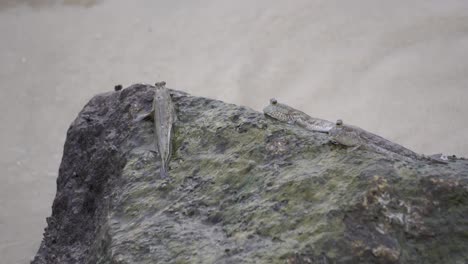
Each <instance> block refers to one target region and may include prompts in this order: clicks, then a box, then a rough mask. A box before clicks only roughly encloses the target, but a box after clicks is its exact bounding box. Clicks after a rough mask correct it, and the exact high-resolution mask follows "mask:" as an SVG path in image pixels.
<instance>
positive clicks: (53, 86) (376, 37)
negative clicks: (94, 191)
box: [0, 0, 468, 263]
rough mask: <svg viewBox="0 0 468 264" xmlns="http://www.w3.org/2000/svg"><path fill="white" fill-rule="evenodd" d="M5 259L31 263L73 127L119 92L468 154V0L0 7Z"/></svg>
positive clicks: (48, 1)
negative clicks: (156, 87)
mask: <svg viewBox="0 0 468 264" xmlns="http://www.w3.org/2000/svg"><path fill="white" fill-rule="evenodd" d="M0 32H1V41H0V121H1V130H0V170H1V171H0V172H1V176H0V257H1V261H0V262H2V263H27V261H28V260H29V259H30V258H31V257H32V256H33V255H34V253H35V251H36V250H37V248H38V245H39V242H40V239H41V236H42V230H43V228H44V226H45V217H46V216H48V215H50V207H51V204H52V200H53V197H54V195H55V179H56V177H57V170H58V166H59V162H60V158H61V155H62V146H63V142H64V140H65V133H66V130H67V127H68V125H69V124H70V123H71V121H72V120H73V119H74V118H75V116H76V115H77V113H78V111H79V110H80V109H81V108H82V107H83V105H84V104H85V103H86V102H87V101H88V100H89V99H90V98H91V97H92V96H93V95H94V94H96V93H100V92H104V91H110V90H112V89H113V86H114V84H118V83H122V84H124V85H130V84H132V83H134V82H146V83H154V82H155V81H159V80H165V81H167V83H168V86H170V87H172V88H178V89H183V90H186V91H188V92H190V93H193V94H195V95H200V96H206V97H212V98H217V99H221V100H224V101H227V102H231V103H237V104H243V105H247V106H249V107H252V108H254V109H257V110H261V108H262V107H263V106H264V105H265V104H267V103H268V99H269V98H270V97H276V98H278V100H279V101H282V102H286V103H288V104H290V105H292V106H295V107H297V108H300V109H302V110H304V111H305V112H307V113H309V114H311V115H312V116H316V117H322V118H325V119H329V120H335V119H338V118H342V119H344V120H345V122H348V123H352V124H355V125H358V126H360V127H363V128H366V129H368V130H371V131H373V132H376V133H378V134H380V135H383V136H384V137H386V138H389V139H391V140H394V141H396V142H398V143H401V144H403V145H405V146H407V147H409V148H411V149H414V150H416V151H418V152H422V153H428V154H430V153H437V152H444V153H447V154H464V155H467V154H468V125H467V124H466V120H467V118H466V115H467V114H468V103H467V99H468V52H467V51H468V2H467V1H465V0H460V1H454V0H446V1H439V0H433V1H428V0H415V1H410V2H408V1H403V0H398V1H383V0H382V1H375V0H360V1H333V0H328V1H319V0H295V1H279V0H278V1H272V0H257V1H250V0H237V1H231V0H229V1H228V0H211V1H210V0H200V1H190V0H186V1H182V0H172V1H161V0H139V1H127V0H115V1H111V0H105V1H104V0H103V1H97V0H87V1H78V0H62V1H58V0H57V1H53V0H34V1H33V0H30V1H26V0H23V1H18V0H0Z"/></svg>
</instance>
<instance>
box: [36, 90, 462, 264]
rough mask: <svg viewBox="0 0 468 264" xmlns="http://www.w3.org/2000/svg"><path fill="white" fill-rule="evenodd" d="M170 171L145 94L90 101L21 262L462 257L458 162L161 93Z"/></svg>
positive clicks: (388, 260) (422, 259) (104, 96)
mask: <svg viewBox="0 0 468 264" xmlns="http://www.w3.org/2000/svg"><path fill="white" fill-rule="evenodd" d="M173 93H174V96H173V100H174V102H175V104H176V107H177V114H178V121H177V123H176V124H175V135H174V142H173V144H174V145H173V150H174V151H173V156H172V160H171V162H170V168H171V169H170V176H171V177H170V179H161V178H160V176H159V166H160V159H159V157H158V156H157V154H154V152H152V151H150V150H152V149H154V147H152V145H153V138H154V136H153V129H152V127H153V126H152V123H151V122H150V121H141V122H136V121H134V119H135V118H136V116H137V115H138V114H139V113H142V112H144V111H146V110H149V109H150V108H151V101H152V99H153V91H152V89H151V87H149V86H146V85H133V86H131V87H128V88H126V89H124V90H121V91H118V92H109V93H106V94H101V95H98V96H96V97H94V98H93V99H92V100H91V101H90V102H89V103H88V104H87V105H86V106H85V107H84V109H83V110H82V111H81V113H80V114H79V116H78V117H77V119H76V120H75V121H74V122H73V124H72V125H71V127H70V129H69V130H68V133H67V140H66V143H65V147H64V154H63V160H62V163H61V166H60V172H59V177H58V179H57V195H56V198H55V201H54V203H53V212H52V216H51V217H49V218H48V219H47V223H48V226H47V228H46V230H45V233H44V240H43V242H42V244H41V246H40V249H39V251H38V253H37V255H36V257H35V259H34V260H33V262H32V263H36V264H39V263H119V264H123V263H324V264H325V263H467V262H468V217H467V216H468V162H467V161H466V160H462V159H458V160H454V161H450V162H449V164H448V165H442V164H430V163H428V162H422V161H414V162H409V161H406V160H395V159H393V158H390V157H387V156H384V155H381V154H376V153H373V152H369V151H365V150H356V151H353V152H351V153H348V151H347V150H346V149H344V148H342V147H340V146H335V145H333V144H330V143H329V142H328V140H327V138H326V136H325V135H323V134H320V133H313V132H308V131H306V130H303V129H301V128H298V127H293V126H290V125H287V124H284V123H280V122H276V121H274V120H270V119H267V118H265V117H264V116H263V115H262V114H261V113H258V112H256V111H253V110H251V109H248V108H245V107H239V106H236V105H232V104H226V103H223V102H220V101H215V100H211V99H207V98H201V97H194V96H190V95H187V94H185V93H182V92H178V91H173Z"/></svg>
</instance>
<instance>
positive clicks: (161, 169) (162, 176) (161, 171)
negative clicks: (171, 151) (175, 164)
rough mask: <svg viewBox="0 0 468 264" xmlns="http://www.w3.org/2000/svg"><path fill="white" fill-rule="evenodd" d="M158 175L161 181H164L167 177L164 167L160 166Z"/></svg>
mask: <svg viewBox="0 0 468 264" xmlns="http://www.w3.org/2000/svg"><path fill="white" fill-rule="evenodd" d="M159 173H160V175H161V178H162V179H166V178H168V177H169V173H168V172H167V168H165V167H164V166H161V168H160V169H159Z"/></svg>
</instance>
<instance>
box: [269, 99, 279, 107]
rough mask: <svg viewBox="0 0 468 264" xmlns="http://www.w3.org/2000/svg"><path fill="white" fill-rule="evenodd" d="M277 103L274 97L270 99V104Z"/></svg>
mask: <svg viewBox="0 0 468 264" xmlns="http://www.w3.org/2000/svg"><path fill="white" fill-rule="evenodd" d="M277 103H278V101H277V100H276V99H275V98H271V99H270V104H272V105H275V104H277Z"/></svg>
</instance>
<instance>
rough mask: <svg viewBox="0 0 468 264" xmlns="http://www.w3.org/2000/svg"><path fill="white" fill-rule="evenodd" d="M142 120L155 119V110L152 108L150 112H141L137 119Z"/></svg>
mask: <svg viewBox="0 0 468 264" xmlns="http://www.w3.org/2000/svg"><path fill="white" fill-rule="evenodd" d="M142 120H151V121H152V120H154V110H153V109H152V110H151V111H150V112H146V113H142V114H139V115H138V116H137V117H136V118H135V121H136V122H139V121H142Z"/></svg>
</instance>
